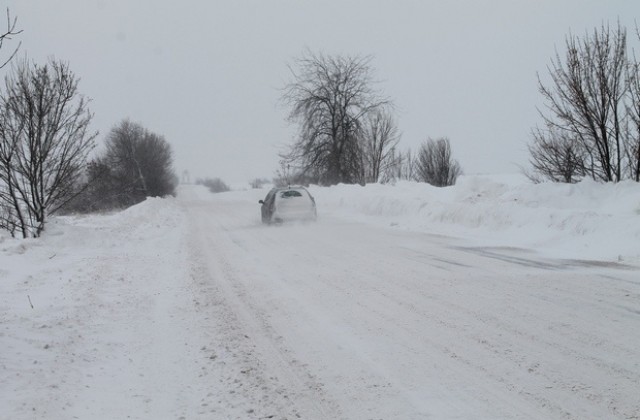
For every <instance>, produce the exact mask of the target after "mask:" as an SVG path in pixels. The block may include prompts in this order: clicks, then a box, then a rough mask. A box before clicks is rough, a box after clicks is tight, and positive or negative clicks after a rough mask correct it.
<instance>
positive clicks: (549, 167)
mask: <svg viewBox="0 0 640 420" xmlns="http://www.w3.org/2000/svg"><path fill="white" fill-rule="evenodd" d="M529 153H530V156H531V157H530V160H529V162H530V164H531V166H532V169H533V174H526V175H527V176H528V177H529V179H531V180H533V181H534V182H538V181H539V180H540V177H542V178H543V179H548V180H551V181H554V182H566V183H574V182H577V181H579V180H580V179H581V178H582V177H584V176H585V175H586V174H587V170H586V163H587V162H586V161H585V159H586V157H585V153H584V147H583V146H582V144H581V143H580V141H579V140H578V139H577V138H575V137H571V136H570V133H568V132H567V131H560V130H557V129H555V128H554V127H550V128H549V129H548V130H546V131H543V130H540V129H537V130H536V131H534V133H533V143H532V144H530V145H529Z"/></svg>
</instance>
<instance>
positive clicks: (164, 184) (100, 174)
mask: <svg viewBox="0 0 640 420" xmlns="http://www.w3.org/2000/svg"><path fill="white" fill-rule="evenodd" d="M178 183H179V178H178V176H177V175H176V173H175V171H174V169H173V152H172V149H171V145H170V144H169V143H168V142H167V141H166V140H165V138H164V137H163V136H161V135H158V134H156V133H153V132H151V131H149V130H147V129H146V128H144V127H143V126H142V125H141V124H139V123H134V122H131V121H129V120H123V121H122V122H121V123H120V124H118V125H116V126H115V127H113V128H112V129H111V131H110V132H109V134H108V135H107V138H106V142H105V151H104V152H103V153H102V154H101V155H99V156H98V157H96V158H94V159H93V160H92V161H91V162H89V164H88V166H87V171H86V181H85V182H84V183H82V184H81V185H79V186H78V188H79V190H80V191H81V193H80V194H79V195H78V197H77V198H76V199H75V200H74V201H73V202H72V203H71V204H70V205H69V206H67V208H66V210H67V211H82V212H93V211H102V210H110V209H117V208H125V207H129V206H131V205H134V204H137V203H139V202H141V201H143V200H144V199H145V198H147V197H164V196H169V195H175V190H176V187H177V185H178Z"/></svg>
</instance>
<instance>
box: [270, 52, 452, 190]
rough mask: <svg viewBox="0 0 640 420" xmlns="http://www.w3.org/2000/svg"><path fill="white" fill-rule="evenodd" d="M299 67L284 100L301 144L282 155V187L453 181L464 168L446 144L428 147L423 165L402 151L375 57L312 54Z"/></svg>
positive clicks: (424, 148) (424, 149) (279, 179)
mask: <svg viewBox="0 0 640 420" xmlns="http://www.w3.org/2000/svg"><path fill="white" fill-rule="evenodd" d="M295 64H296V67H295V68H291V73H292V76H293V81H292V82H291V83H289V84H288V85H287V86H286V87H285V89H284V94H283V100H284V102H285V103H286V104H287V105H289V106H290V107H291V111H290V113H289V120H290V121H291V122H294V123H297V124H298V126H299V133H298V140H297V141H295V142H294V144H293V145H292V146H291V147H290V149H289V150H288V151H287V152H285V153H284V154H282V155H281V158H282V161H281V168H280V171H279V172H278V174H277V177H276V184H280V185H286V184H303V185H307V184H309V183H316V184H320V185H333V184H337V183H348V184H354V183H357V184H365V183H369V182H389V181H391V180H394V179H415V180H419V181H423V182H429V183H432V184H433V185H438V186H446V185H452V184H453V183H455V179H456V177H457V176H458V175H459V174H460V172H461V170H460V167H459V165H458V164H457V162H455V161H453V160H452V159H451V148H450V145H449V141H448V140H446V139H443V140H441V141H438V142H427V143H426V144H425V145H423V146H422V148H421V150H420V152H419V157H423V158H422V159H418V160H415V159H413V158H412V156H411V152H407V153H406V154H402V153H399V152H398V150H397V146H398V143H399V140H400V135H399V131H398V127H397V124H396V122H395V118H394V117H393V115H392V113H391V111H392V110H393V105H392V103H391V101H390V100H389V99H388V98H386V97H384V96H383V95H381V94H380V93H379V92H378V91H376V90H375V89H374V87H373V69H372V67H371V57H358V56H356V57H349V56H340V55H337V56H325V55H322V54H313V53H311V52H307V53H306V54H304V55H303V56H302V57H301V58H299V59H298V60H297V61H296V62H295ZM426 154H431V155H432V156H431V161H429V162H427V161H428V160H429V158H428V157H427V156H426ZM425 165H431V166H432V167H431V168H425ZM434 165H435V166H436V167H434ZM419 169H424V170H422V171H421V172H420V171H419ZM442 177H444V178H445V180H444V181H443V180H442Z"/></svg>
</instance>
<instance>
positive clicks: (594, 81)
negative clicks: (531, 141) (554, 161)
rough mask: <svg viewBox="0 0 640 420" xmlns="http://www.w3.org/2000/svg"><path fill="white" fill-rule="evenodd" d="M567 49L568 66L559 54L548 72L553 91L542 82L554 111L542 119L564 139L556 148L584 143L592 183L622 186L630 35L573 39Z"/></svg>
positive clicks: (597, 33)
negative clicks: (566, 141)
mask: <svg viewBox="0 0 640 420" xmlns="http://www.w3.org/2000/svg"><path fill="white" fill-rule="evenodd" d="M566 48H567V52H566V57H565V61H564V62H563V61H562V60H561V58H560V56H559V55H558V54H556V58H555V59H554V60H553V61H552V64H551V67H550V68H549V74H550V76H551V84H550V86H545V85H544V84H543V83H542V81H541V80H540V78H538V84H539V88H540V92H541V93H542V95H543V97H544V99H545V100H546V103H547V110H548V111H549V114H548V115H545V114H543V113H542V112H541V116H542V118H543V119H544V121H545V125H546V126H548V127H552V128H553V130H552V131H550V133H552V134H554V133H558V134H560V136H561V138H560V139H557V141H555V140H554V141H555V142H556V143H558V142H560V143H561V142H562V138H565V139H566V138H571V139H575V140H576V141H578V142H579V144H580V145H581V147H582V148H583V150H584V153H585V154H586V155H587V160H588V161H589V162H590V165H589V167H588V171H589V174H590V176H591V177H593V178H594V179H599V180H603V181H613V182H617V181H619V180H621V179H622V176H623V173H622V171H623V166H624V162H623V158H624V143H625V139H624V137H623V135H624V130H623V128H624V122H623V114H624V103H623V99H624V95H625V83H624V70H625V68H626V63H627V59H626V30H625V29H624V28H622V27H621V26H620V25H618V26H617V27H616V29H614V30H611V29H610V28H609V27H608V26H606V27H605V26H603V27H602V28H601V29H600V30H597V29H596V30H594V31H593V33H592V34H591V35H589V34H587V35H586V36H585V37H584V38H583V39H580V38H578V37H575V36H571V35H570V36H568V37H567V39H566ZM534 149H535V148H534ZM559 150H561V149H559ZM558 160H561V159H558Z"/></svg>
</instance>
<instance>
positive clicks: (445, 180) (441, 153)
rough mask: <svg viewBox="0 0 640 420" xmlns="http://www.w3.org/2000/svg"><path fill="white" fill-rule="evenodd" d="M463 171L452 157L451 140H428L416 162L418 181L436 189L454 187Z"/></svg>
mask: <svg viewBox="0 0 640 420" xmlns="http://www.w3.org/2000/svg"><path fill="white" fill-rule="evenodd" d="M461 174H462V169H461V168H460V164H459V163H458V161H456V160H454V159H453V158H452V157H451V145H450V143H449V139H447V138H441V139H438V140H432V139H428V140H427V142H426V143H423V144H422V146H421V147H420V151H419V152H418V157H417V160H416V179H417V180H418V181H421V182H427V183H429V184H431V185H433V186H435V187H446V186H450V185H454V184H455V183H456V180H457V179H458V176H459V175H461Z"/></svg>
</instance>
